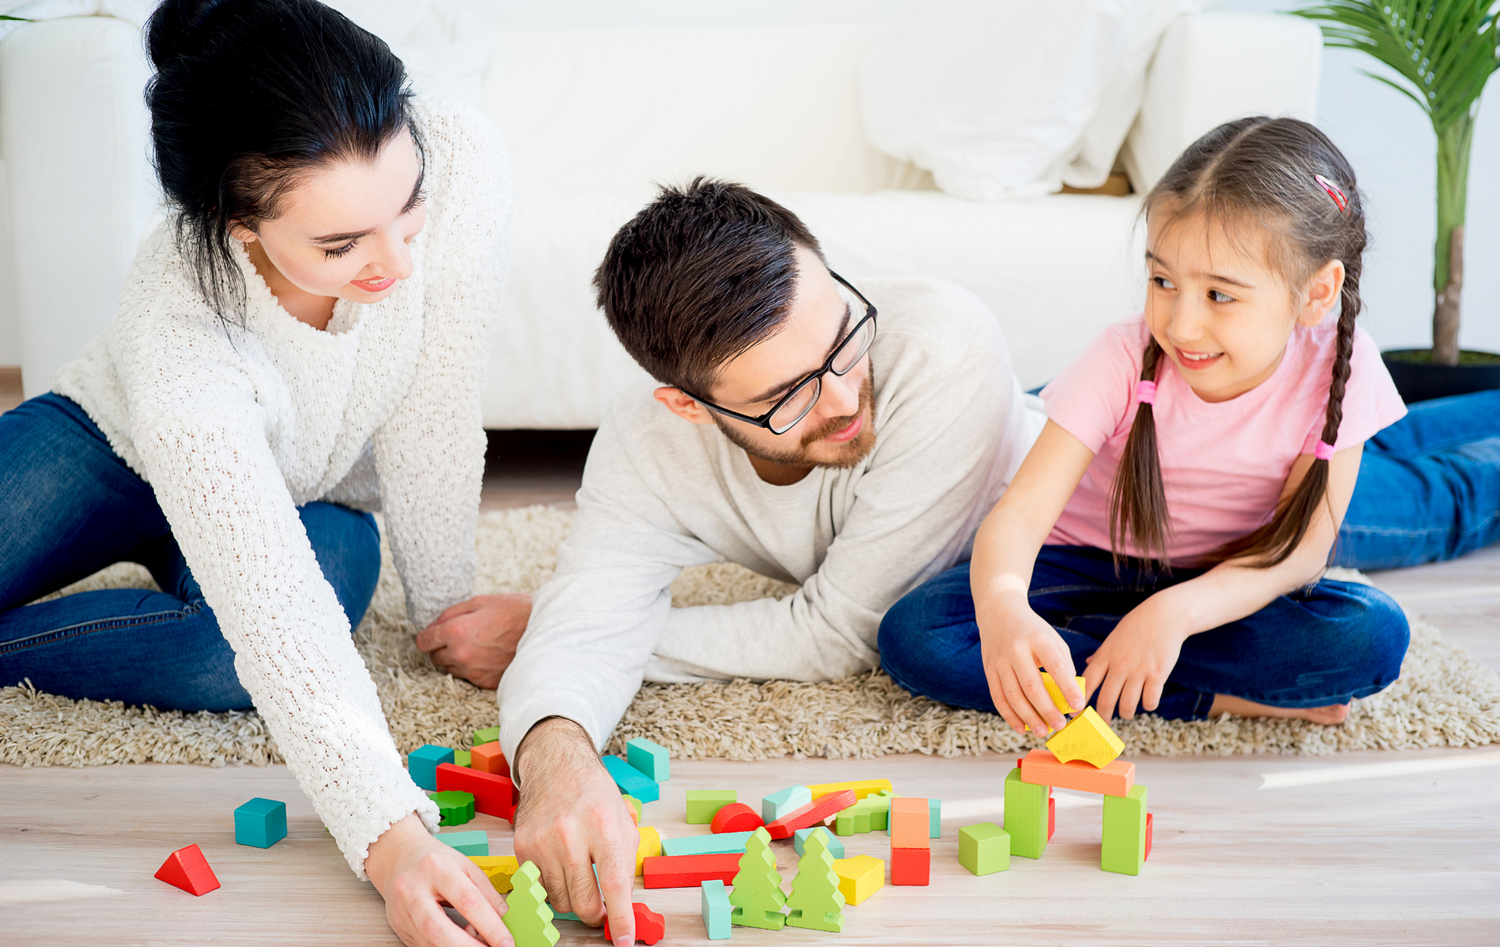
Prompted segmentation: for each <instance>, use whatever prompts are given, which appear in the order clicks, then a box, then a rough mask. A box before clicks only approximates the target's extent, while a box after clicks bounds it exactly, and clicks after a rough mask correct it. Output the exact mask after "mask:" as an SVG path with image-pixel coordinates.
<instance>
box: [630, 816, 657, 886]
mask: <svg viewBox="0 0 1500 947" xmlns="http://www.w3.org/2000/svg"><path fill="white" fill-rule="evenodd" d="M636 831H637V832H639V833H640V836H641V841H640V844H639V845H637V846H636V849H635V873H636V876H637V877H639V876H640V874H641V871H642V870H643V869H644V867H645V861H646V859H648V858H654V857H656V856H657V855H660V854H661V833H660V832H658V831H657V830H656V829H655V828H654V827H653V826H649V825H640V826H636Z"/></svg>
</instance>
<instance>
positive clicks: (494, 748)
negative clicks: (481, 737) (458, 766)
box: [469, 740, 510, 776]
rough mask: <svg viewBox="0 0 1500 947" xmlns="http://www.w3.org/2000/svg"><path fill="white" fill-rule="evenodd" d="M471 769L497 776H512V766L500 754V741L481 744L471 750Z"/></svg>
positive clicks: (502, 754)
mask: <svg viewBox="0 0 1500 947" xmlns="http://www.w3.org/2000/svg"><path fill="white" fill-rule="evenodd" d="M469 768H470V769H477V770H479V771H480V772H481V773H494V774H495V775H496V776H509V775H510V764H509V763H507V762H506V761H505V754H504V753H501V752H500V741H499V740H496V741H494V742H493V743H481V744H479V745H478V746H476V747H474V749H472V750H470V751H469Z"/></svg>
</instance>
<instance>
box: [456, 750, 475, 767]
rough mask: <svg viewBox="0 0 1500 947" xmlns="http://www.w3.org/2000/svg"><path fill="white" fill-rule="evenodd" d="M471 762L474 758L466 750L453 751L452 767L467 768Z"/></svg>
mask: <svg viewBox="0 0 1500 947" xmlns="http://www.w3.org/2000/svg"><path fill="white" fill-rule="evenodd" d="M473 761H474V757H473V755H472V754H470V753H469V751H468V750H454V751H453V765H454V766H468V765H469V764H471V763H472V762H473Z"/></svg>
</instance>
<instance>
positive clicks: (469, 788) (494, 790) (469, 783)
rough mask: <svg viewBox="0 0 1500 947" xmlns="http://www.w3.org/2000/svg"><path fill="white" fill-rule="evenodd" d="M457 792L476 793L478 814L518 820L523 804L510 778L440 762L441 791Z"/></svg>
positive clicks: (438, 784) (475, 809)
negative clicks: (518, 809)
mask: <svg viewBox="0 0 1500 947" xmlns="http://www.w3.org/2000/svg"><path fill="white" fill-rule="evenodd" d="M448 789H457V790H459V791H461V792H467V793H473V794H474V811H476V812H483V813H484V814H485V815H493V816H498V817H500V818H502V819H504V820H505V821H507V822H514V821H515V820H516V803H517V802H518V801H520V799H519V794H518V793H517V792H516V784H515V783H513V782H511V781H510V777H508V776H496V775H494V774H493V773H481V772H480V771H479V770H477V769H469V768H468V767H465V766H454V765H453V764H452V763H439V764H438V767H437V791H438V792H443V791H445V790H448Z"/></svg>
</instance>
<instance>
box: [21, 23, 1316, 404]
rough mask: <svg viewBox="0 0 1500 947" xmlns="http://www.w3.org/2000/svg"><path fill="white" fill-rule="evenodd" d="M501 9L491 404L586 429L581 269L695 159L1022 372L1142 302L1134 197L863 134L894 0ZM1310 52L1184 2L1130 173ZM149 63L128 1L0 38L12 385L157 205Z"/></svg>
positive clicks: (88, 300) (606, 349)
mask: <svg viewBox="0 0 1500 947" xmlns="http://www.w3.org/2000/svg"><path fill="white" fill-rule="evenodd" d="M349 2H357V0H349ZM505 9H506V8H505V7H504V6H503V5H497V4H493V3H477V4H474V5H473V7H472V12H473V13H474V14H475V15H477V17H478V18H479V19H480V20H481V21H483V27H484V29H486V30H487V31H488V34H487V37H486V34H483V33H475V32H473V31H472V30H469V31H468V32H466V38H467V40H468V42H469V47H470V49H469V53H470V54H472V52H473V49H472V47H473V45H474V42H475V39H476V36H477V37H485V38H484V41H485V42H492V43H493V50H494V55H493V56H490V57H486V58H488V59H489V60H490V62H489V65H488V66H487V67H486V66H484V64H483V62H482V61H481V62H480V65H479V67H478V68H482V70H483V71H482V76H481V75H476V76H475V77H474V82H473V83H472V91H471V92H470V93H467V94H471V95H473V96H474V97H476V98H477V100H478V101H479V103H480V104H481V106H482V107H483V109H484V110H485V111H486V112H487V113H488V114H489V115H490V116H491V117H492V118H493V119H494V120H495V122H496V123H497V124H498V125H499V126H500V128H501V130H502V132H503V134H504V137H505V140H506V142H507V147H508V149H509V151H510V157H511V161H512V164H513V166H514V170H515V178H516V185H517V192H518V193H517V200H516V221H515V240H514V251H513V256H512V265H511V276H510V282H509V286H508V288H507V289H506V290H505V298H504V309H503V317H502V321H501V324H500V326H499V330H498V332H497V333H496V337H495V343H494V348H493V352H492V355H491V370H490V379H489V384H488V388H487V390H486V393H485V398H484V419H485V424H486V426H487V427H491V428H587V427H593V426H595V425H596V424H597V422H598V419H599V417H600V409H601V405H602V403H603V401H604V399H605V398H606V396H607V395H608V394H609V392H610V391H611V390H612V389H613V388H614V387H615V386H617V385H618V384H621V383H624V382H627V381H630V380H632V379H637V378H639V377H641V376H640V372H639V369H638V368H636V366H635V365H634V363H633V362H631V361H630V359H629V358H628V357H627V356H626V355H625V354H624V352H623V351H622V350H621V349H620V348H619V346H618V345H617V343H616V342H615V340H614V338H613V336H612V335H611V334H610V332H609V330H608V327H607V326H606V324H605V322H604V319H603V317H602V316H601V315H600V314H599V313H598V311H597V310H596V309H595V307H594V305H593V298H592V292H591V287H590V283H589V280H590V277H591V276H592V273H593V270H594V267H595V266H596V265H597V263H598V261H599V259H600V257H601V255H602V253H603V249H604V247H605V245H606V243H607V241H608V240H609V238H610V236H611V235H612V234H613V233H614V231H615V230H616V229H617V228H618V227H619V226H620V224H622V223H623V222H624V221H625V220H627V219H628V218H629V217H630V216H631V215H633V214H634V213H635V211H636V210H637V209H639V207H640V206H641V205H642V204H643V203H645V202H646V201H647V200H649V199H650V197H651V195H652V193H653V188H652V186H653V183H654V182H662V181H683V180H686V179H688V178H690V177H691V176H692V175H695V174H711V175H716V176H721V177H726V178H730V179H734V180H739V181H743V182H745V183H747V184H749V185H751V186H753V187H756V188H758V189H762V190H764V191H765V192H766V193H768V194H770V195H772V196H773V197H775V198H776V199H777V200H780V201H782V202H783V203H785V204H786V205H787V206H788V207H790V208H792V209H793V210H794V211H796V212H797V213H798V214H800V215H802V216H803V218H804V219H805V220H806V222H807V223H808V225H809V226H810V227H811V229H812V231H813V232H814V233H815V234H817V235H818V237H819V238H820V239H821V240H822V241H823V244H824V248H825V251H826V253H827V255H828V258H829V261H830V263H831V264H832V266H833V267H834V268H835V269H838V270H840V271H841V272H842V273H844V274H845V275H847V276H849V277H850V278H852V279H854V280H856V281H857V280H858V279H859V278H860V277H866V276H881V275H892V274H916V275H923V276H932V277H941V278H943V279H948V280H952V281H954V282H957V283H960V284H962V285H964V286H966V287H968V288H969V289H971V290H973V291H974V292H975V293H977V294H978V295H979V296H980V297H981V298H983V299H984V300H985V302H986V303H988V304H989V306H990V308H991V309H992V310H993V311H994V313H995V316H996V318H997V319H998V320H999V321H1000V324H1001V326H1002V327H1003V329H1004V331H1005V333H1006V335H1007V337H1008V339H1009V340H1010V345H1011V349H1012V355H1013V358H1014V361H1015V364H1016V369H1017V372H1018V374H1019V376H1020V379H1021V382H1022V384H1023V385H1024V386H1027V387H1030V386H1034V385H1038V384H1041V383H1042V382H1044V381H1045V380H1047V379H1048V378H1049V377H1051V376H1052V375H1053V374H1054V373H1055V372H1056V371H1057V370H1058V369H1059V368H1060V367H1061V366H1062V365H1064V364H1065V363H1066V362H1067V360H1068V359H1070V358H1071V357H1073V356H1074V355H1075V354H1076V353H1077V352H1078V350H1079V349H1080V348H1081V346H1082V345H1083V344H1084V342H1085V341H1086V340H1087V339H1088V337H1089V336H1090V335H1091V334H1092V333H1093V331H1094V330H1095V329H1096V328H1097V327H1098V326H1100V325H1102V324H1104V323H1107V322H1109V321H1112V320H1115V319H1118V318H1121V317H1123V316H1124V315H1127V314H1128V313H1129V312H1130V311H1132V308H1133V307H1135V306H1137V305H1138V300H1139V298H1140V297H1141V294H1142V290H1143V280H1142V278H1141V276H1140V273H1139V263H1138V260H1139V252H1140V250H1139V243H1138V241H1139V236H1140V234H1139V229H1138V227H1137V216H1138V209H1139V196H1138V194H1137V195H1132V196H1127V197H1108V196H1102V195H1094V194H1058V195H1052V196H1048V197H1045V198H1042V199H1037V200H1031V201H1020V202H996V203H978V202H971V201H967V200H964V199H961V198H957V197H952V196H949V195H946V194H944V193H941V192H939V191H937V190H934V189H933V187H932V184H931V177H930V176H929V175H927V174H926V173H925V172H922V171H920V170H919V169H917V168H915V167H913V166H911V165H908V164H903V163H900V162H897V161H895V160H894V159H892V158H890V157H888V156H886V155H884V154H882V153H881V152H879V151H877V150H876V149H875V148H874V147H872V146H871V145H870V144H868V143H867V142H866V140H865V137H864V134H863V130H862V126H861V119H860V95H859V63H860V60H861V56H862V54H863V51H864V49H865V47H866V46H867V45H868V44H869V42H870V41H871V38H872V37H873V36H874V35H875V33H876V31H877V30H878V29H879V28H880V26H881V17H882V16H884V15H886V14H879V15H872V16H870V17H868V18H865V19H861V18H860V14H859V11H860V9H861V7H860V5H859V4H851V5H849V7H848V11H847V17H846V21H844V22H837V23H827V22H821V23H818V22H813V23H809V22H801V21H794V22H787V23H781V24H775V23H772V24H762V25H757V26H723V25H719V26H712V27H691V26H687V27H684V26H664V25H660V24H655V23H653V24H648V25H644V26H641V25H637V26H632V25H629V24H628V23H626V24H624V25H621V24H620V22H619V21H620V16H615V17H614V18H613V21H612V22H613V24H614V25H610V26H607V27H600V28H588V27H582V26H578V25H576V23H572V22H568V21H569V19H570V18H568V17H563V16H558V17H556V18H555V19H556V22H549V21H548V20H547V13H546V12H545V10H544V9H540V8H539V9H537V10H533V11H532V12H531V14H530V15H529V18H528V20H527V25H526V26H525V27H524V28H522V27H518V26H517V25H515V22H514V21H513V20H512V19H508V18H507V16H506V15H505ZM871 9H875V8H874V7H872V8H871ZM879 9H882V10H883V9H885V8H884V7H880V8H879ZM877 12H878V11H877ZM393 45H395V46H397V51H398V52H400V51H401V49H400V46H399V44H396V43H394V42H393ZM1320 49H1321V40H1320V37H1319V35H1318V31H1317V30H1316V28H1315V27H1313V26H1312V25H1310V24H1308V23H1306V22H1305V21H1301V20H1298V19H1294V18H1291V17H1279V16H1253V15H1241V14H1229V13H1204V14H1198V15H1193V16H1189V17H1186V18H1184V19H1182V20H1179V21H1178V22H1177V23H1176V24H1175V25H1174V26H1173V27H1171V29H1170V30H1169V31H1168V32H1167V33H1166V35H1165V36H1164V38H1163V40H1162V42H1161V45H1160V47H1159V49H1158V51H1157V53H1156V56H1155V59H1154V61H1153V63H1152V65H1151V67H1150V71H1149V74H1148V79H1147V90H1146V98H1145V103H1144V105H1143V107H1142V109H1141V111H1140V114H1139V116H1138V117H1137V118H1136V120H1135V124H1134V128H1133V130H1132V132H1131V134H1130V137H1129V139H1128V140H1127V143H1126V145H1125V148H1124V151H1123V152H1122V155H1121V164H1122V165H1123V167H1124V168H1125V169H1127V170H1128V172H1129V175H1130V178H1131V181H1132V182H1133V184H1134V187H1135V190H1136V191H1137V192H1141V191H1143V190H1144V189H1146V188H1148V187H1149V186H1150V185H1151V184H1152V183H1153V182H1154V181H1155V180H1156V179H1157V177H1159V175H1160V174H1161V173H1162V172H1163V171H1164V170H1165V169H1166V167H1167V165H1168V164H1170V163H1171V161H1172V160H1173V159H1174V158H1175V156H1176V155H1177V154H1178V153H1179V152H1180V151H1181V149H1182V148H1183V147H1184V146H1186V145H1187V144H1188V143H1190V142H1191V141H1192V140H1193V139H1194V138H1196V137H1197V136H1198V135H1200V134H1201V133H1203V132H1204V131H1206V130H1207V129H1209V128H1211V127H1213V126H1214V125H1216V124H1218V123H1220V122H1222V121H1225V120H1227V119H1230V118H1234V117H1238V116H1242V115H1247V114H1253V113H1262V112H1263V113H1271V114H1296V115H1299V116H1302V117H1308V118H1311V117H1312V115H1313V110H1314V104H1315V101H1316V95H1317V82H1318V68H1319V56H1320ZM147 76H148V68H147V65H146V63H145V61H144V58H143V55H142V53H141V39H140V35H139V30H138V29H137V28H136V27H134V26H132V25H131V24H129V23H127V22H125V21H122V20H117V19H111V18H108V17H100V16H94V17H76V18H70V19H59V20H53V21H49V22H42V23H36V24H32V25H27V26H25V27H23V28H21V29H19V30H17V31H16V32H14V33H13V34H12V35H10V36H9V37H8V38H6V39H5V40H4V41H3V42H0V158H3V161H4V168H3V170H4V174H5V177H6V179H7V180H8V196H9V204H10V208H9V210H10V213H9V218H10V219H9V221H8V223H9V224H10V226H11V227H12V228H13V234H14V235H15V236H14V237H13V238H10V239H7V238H5V237H4V236H3V235H0V248H4V247H6V246H9V247H10V248H11V252H12V253H13V259H12V260H11V261H9V262H8V264H0V274H4V272H5V267H6V266H7V265H8V266H9V267H12V268H13V269H12V272H13V273H14V281H15V289H16V297H17V298H16V300H15V302H14V303H13V304H12V305H13V306H14V308H13V310H12V311H9V312H5V311H0V319H11V320H15V321H16V322H17V323H18V324H19V335H20V340H21V361H22V366H23V372H24V376H23V377H24V383H25V388H26V394H27V395H28V396H31V395H35V394H38V393H40V392H41V391H44V390H46V388H47V387H48V379H49V377H50V375H51V373H52V372H53V371H54V370H55V369H56V368H57V366H59V365H60V364H62V363H63V362H64V361H66V360H68V359H69V358H71V357H72V356H73V355H74V354H75V353H76V352H77V351H78V350H79V349H80V348H81V346H82V345H83V344H84V342H85V341H86V340H87V339H88V338H89V337H90V336H92V335H93V334H94V333H96V332H97V331H98V330H99V329H100V327H102V326H103V325H104V324H105V323H106V322H107V321H108V320H109V319H110V318H111V316H112V314H113V312H114V308H115V305H116V299H117V295H118V288H119V286H120V283H121V282H122V279H123V277H124V274H125V271H126V268H127V266H128V265H129V262H130V258H131V255H132V253H133V252H134V249H135V246H136V245H137V243H138V242H139V240H140V239H141V237H142V236H143V235H144V233H145V232H146V230H147V229H148V228H149V227H151V226H153V225H154V224H155V222H156V221H157V220H158V219H159V213H160V212H159V209H158V204H159V195H158V193H157V189H156V187H155V186H154V183H153V180H152V177H151V173H150V166H149V161H148V156H147V136H146V124H145V122H146V116H145V111H144V106H143V104H142V99H141V89H142V85H143V84H144V82H145V80H146V78H147ZM452 94H454V95H459V96H462V95H465V94H466V93H465V92H464V91H463V90H462V89H458V90H457V91H454V92H453V93H452ZM3 223H4V222H0V226H3ZM3 299H4V296H0V303H3Z"/></svg>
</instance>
